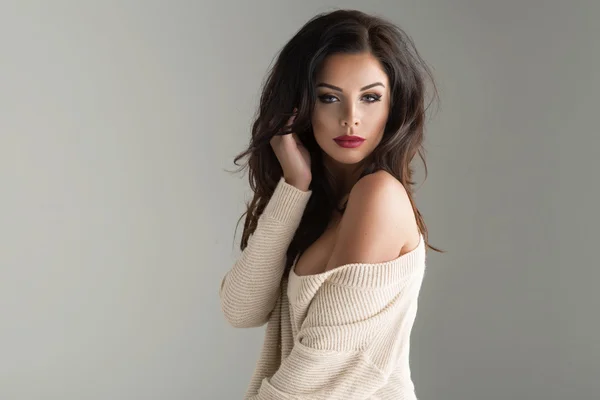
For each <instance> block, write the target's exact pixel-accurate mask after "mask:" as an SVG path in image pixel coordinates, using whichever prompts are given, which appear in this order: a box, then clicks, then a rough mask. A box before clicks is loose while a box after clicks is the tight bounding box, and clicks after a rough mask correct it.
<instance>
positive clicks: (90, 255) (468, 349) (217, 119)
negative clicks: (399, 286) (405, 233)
mask: <svg viewBox="0 0 600 400" xmlns="http://www.w3.org/2000/svg"><path fill="white" fill-rule="evenodd" d="M334 8H358V9H360V10H362V11H366V12H373V13H376V14H379V15H382V16H385V17H387V18H389V19H390V20H392V21H393V22H396V23H397V24H399V25H400V26H401V27H402V28H403V29H405V30H406V31H407V32H408V33H409V34H410V35H411V36H412V38H413V39H414V41H415V43H416V46H417V48H418V49H419V51H420V53H421V55H422V56H423V57H424V58H425V60H426V61H427V62H428V63H429V64H430V65H431V67H432V68H433V72H434V74H435V77H436V78H437V81H438V85H439V90H440V98H441V103H440V107H439V108H438V109H437V111H436V113H435V114H434V115H432V119H431V121H430V123H429V125H428V128H427V133H426V143H425V145H426V148H427V161H428V167H429V176H428V179H427V180H426V181H425V182H424V183H423V179H422V178H423V177H424V173H423V172H424V171H423V169H422V164H420V163H419V161H418V160H416V162H415V164H414V165H415V167H416V168H417V169H418V171H419V174H418V175H419V176H418V177H419V178H420V179H419V182H420V183H421V185H420V186H419V189H418V191H417V195H416V199H417V202H418V206H419V207H420V209H421V211H422V212H423V214H424V217H425V221H426V223H427V225H428V228H429V231H430V240H431V243H432V244H433V245H434V246H437V247H440V248H442V249H445V250H447V251H448V253H446V254H444V255H440V254H437V253H435V252H432V251H430V252H429V253H428V265H427V273H426V275H425V280H424V283H423V287H422V290H421V295H420V303H419V313H418V315H417V320H416V323H415V326H414V330H413V334H412V340H411V343H412V347H411V364H412V376H413V380H414V382H415V385H416V390H417V395H418V396H419V398H420V399H444V400H481V399H485V400H501V399H502V400H503V399H527V400H535V399H540V400H541V399H545V400H550V399H556V400H559V399H573V400H575V399H581V400H588V399H590V400H591V399H597V398H599V396H600V383H599V379H598V377H600V344H599V343H600V342H599V341H598V338H599V337H600V322H599V317H598V315H599V314H598V306H599V305H600V301H599V296H598V288H597V286H598V282H600V273H599V266H600V263H599V262H598V255H597V253H598V239H599V237H600V235H599V234H598V226H599V223H600V218H599V215H600V212H599V211H598V204H600V202H599V201H598V200H599V197H600V196H599V194H600V193H599V188H598V181H599V180H598V172H600V168H599V162H598V148H599V145H600V140H599V135H598V132H599V129H598V93H599V92H600V78H599V74H598V71H600V48H599V44H598V43H599V42H600V41H599V39H600V29H599V28H600V24H598V17H600V3H599V2H596V1H592V0H590V1H571V2H565V1H559V0H551V1H542V0H521V1H516V0H510V1H502V2H500V1H493V0H482V1H473V0H453V1H443V0H420V1H391V0H390V1H369V2H365V1H322V0H318V1H317V0H303V1H274V0H273V1H267V0H258V1H252V2H246V1H235V2H232V1H219V2H202V1H195V2H194V1H181V0H179V1H134V0H123V1H102V2H101V1H59V0H56V1H52V2H49V1H28V0H23V1H1V2H0V187H1V195H0V398H1V399H5V400H34V399H60V400H75V399H78V400H79V399H86V400H106V399H113V400H121V399H122V400H133V399H140V400H142V399H144V400H148V399H178V400H184V399H189V400H192V399H211V400H212V399H241V398H242V396H243V393H244V391H245V389H246V386H247V384H248V382H249V380H250V376H251V374H252V371H253V368H254V365H255V362H256V360H257V358H258V353H259V350H260V345H261V343H262V339H263V332H264V328H256V329H234V328H232V327H230V326H229V325H228V324H227V322H226V321H225V319H224V317H223V315H222V313H221V310H220V305H219V297H218V288H219V285H220V282H221V278H222V277H223V276H224V274H225V273H226V272H227V270H229V268H231V266H232V265H233V262H234V261H235V259H236V258H237V256H238V255H239V239H240V237H241V233H242V229H243V221H242V222H241V223H240V225H239V226H238V230H237V235H236V236H235V238H234V230H235V227H236V223H237V221H238V218H239V217H240V216H241V214H242V213H243V212H244V202H245V201H246V200H248V199H249V198H250V197H249V196H250V192H249V188H248V184H247V180H246V177H245V176H243V175H232V174H229V173H227V172H225V169H230V170H232V169H234V168H235V166H234V165H233V163H232V162H233V157H234V156H235V155H236V154H238V153H239V152H241V151H242V150H243V149H244V148H245V147H246V146H247V144H248V141H249V137H250V124H251V122H252V117H253V115H254V112H255V109H256V106H257V103H258V96H259V89H260V85H261V82H262V80H263V78H264V76H265V73H266V71H267V69H268V68H269V66H270V65H271V62H272V60H273V58H274V57H275V55H276V53H277V51H278V50H279V49H280V48H281V47H282V46H283V45H284V44H285V42H286V41H287V40H289V39H290V38H291V36H292V35H293V34H294V33H295V32H296V31H297V30H298V29H299V28H300V27H301V26H302V25H303V24H304V23H305V22H306V21H307V20H308V19H309V18H311V17H312V16H314V15H315V14H316V13H319V12H324V11H330V10H333V9H334Z"/></svg>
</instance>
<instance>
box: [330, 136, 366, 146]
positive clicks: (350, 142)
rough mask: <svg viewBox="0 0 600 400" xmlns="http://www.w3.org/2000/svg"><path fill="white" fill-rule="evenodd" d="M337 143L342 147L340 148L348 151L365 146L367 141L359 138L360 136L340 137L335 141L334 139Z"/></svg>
mask: <svg viewBox="0 0 600 400" xmlns="http://www.w3.org/2000/svg"><path fill="white" fill-rule="evenodd" d="M333 140H334V141H335V143H336V144H337V145H338V146H340V147H344V148H346V149H353V148H356V147H358V146H360V145H361V144H363V142H364V141H365V139H364V138H361V137H358V136H347V135H345V136H338V137H336V138H335V139H333Z"/></svg>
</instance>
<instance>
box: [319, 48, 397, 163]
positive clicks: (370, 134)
mask: <svg viewBox="0 0 600 400" xmlns="http://www.w3.org/2000/svg"><path fill="white" fill-rule="evenodd" d="M316 85H317V87H316V91H317V101H316V103H315V108H314V110H313V113H312V127H313V132H314V135H315V140H316V141H317V143H318V144H319V146H320V147H321V149H322V150H323V153H324V154H323V155H324V160H325V162H326V163H328V164H329V165H330V166H331V167H332V168H333V169H334V170H338V171H343V170H344V169H346V170H347V167H350V166H352V165H354V164H357V163H360V162H361V161H363V160H364V159H365V158H366V157H367V156H368V155H369V154H371V153H372V152H373V150H374V149H375V148H376V147H377V145H378V144H379V142H381V139H382V137H383V131H384V128H385V125H386V122H387V118H388V113H389V105H390V91H389V82H388V78H387V75H386V73H385V72H384V70H383V69H382V68H381V65H380V64H379V61H378V60H377V59H376V58H375V57H373V56H372V55H371V54H368V53H361V54H335V55H331V56H329V57H327V58H326V59H325V62H324V64H323V66H322V68H321V70H320V71H319V72H318V74H317V80H316ZM343 135H349V136H358V137H361V138H363V139H365V140H364V141H363V142H362V144H361V145H359V146H358V147H343V146H340V144H338V143H337V142H336V141H335V140H334V138H337V137H338V136H343Z"/></svg>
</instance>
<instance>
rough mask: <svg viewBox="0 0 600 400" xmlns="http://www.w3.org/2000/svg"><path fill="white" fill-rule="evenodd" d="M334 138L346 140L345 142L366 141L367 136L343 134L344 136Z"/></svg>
mask: <svg viewBox="0 0 600 400" xmlns="http://www.w3.org/2000/svg"><path fill="white" fill-rule="evenodd" d="M333 140H335V141H336V142H337V141H344V142H364V141H365V138H362V137H360V136H350V135H342V136H338V137H336V138H334V139H333Z"/></svg>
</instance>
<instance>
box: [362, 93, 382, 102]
mask: <svg viewBox="0 0 600 400" xmlns="http://www.w3.org/2000/svg"><path fill="white" fill-rule="evenodd" d="M364 98H369V100H368V101H367V103H375V102H377V101H381V95H378V94H374V93H372V94H371V93H370V94H366V95H365V96H364Z"/></svg>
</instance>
